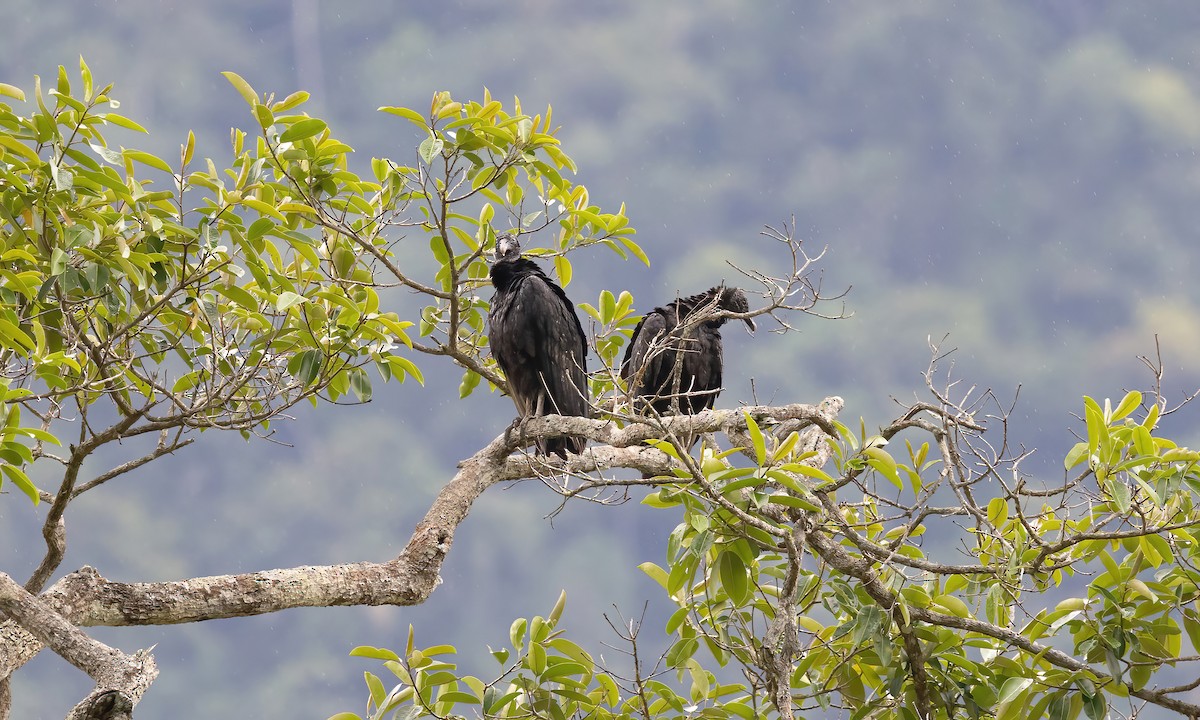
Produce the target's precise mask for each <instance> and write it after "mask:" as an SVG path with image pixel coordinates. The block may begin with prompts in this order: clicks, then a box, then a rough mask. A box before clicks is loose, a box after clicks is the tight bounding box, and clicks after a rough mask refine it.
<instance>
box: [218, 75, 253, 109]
mask: <svg viewBox="0 0 1200 720" xmlns="http://www.w3.org/2000/svg"><path fill="white" fill-rule="evenodd" d="M221 74H222V75H224V76H225V79H226V80H228V81H229V84H230V85H232V86H233V87H234V89H236V90H237V91H238V93H240V94H241V96H242V98H243V99H245V101H246V102H248V103H250V107H254V106H255V105H256V104H257V103H258V93H256V92H254V88H252V87H250V83H248V82H246V81H245V80H243V79H242V76H241V75H238V74H237V73H235V72H231V71H229V70H225V71H223V72H222V73H221Z"/></svg>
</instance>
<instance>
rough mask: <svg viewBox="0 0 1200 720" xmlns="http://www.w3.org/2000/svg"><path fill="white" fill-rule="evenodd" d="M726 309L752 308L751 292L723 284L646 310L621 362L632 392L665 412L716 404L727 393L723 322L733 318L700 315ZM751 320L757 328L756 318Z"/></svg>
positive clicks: (696, 409) (748, 322) (688, 411)
mask: <svg viewBox="0 0 1200 720" xmlns="http://www.w3.org/2000/svg"><path fill="white" fill-rule="evenodd" d="M721 310H727V311H729V312H738V313H744V312H748V311H749V310H750V303H749V302H747V301H746V293H744V292H742V291H741V290H740V289H738V288H727V287H724V286H718V287H715V288H711V289H709V290H706V291H705V292H702V293H700V294H698V295H692V296H690V297H686V298H682V299H677V300H675V301H674V302H672V303H670V304H668V305H666V306H665V307H658V308H654V309H653V310H651V311H650V312H648V313H646V316H645V317H644V318H642V321H641V322H639V323H638V324H637V327H635V328H634V329H633V337H631V338H630V340H629V346H628V347H627V348H625V359H624V360H623V361H622V363H621V377H622V378H624V379H625V381H626V382H628V383H630V388H629V390H630V392H631V393H632V394H633V395H634V396H635V397H640V398H643V399H644V400H645V401H646V402H648V403H649V404H650V406H651V407H653V408H654V410H655V411H656V412H658V413H659V414H660V415H667V414H673V413H675V412H680V413H683V414H685V415H695V414H696V413H698V412H700V411H702V410H708V409H710V408H712V406H713V403H715V402H716V400H717V395H719V394H720V392H721V371H722V365H723V361H722V357H721V326H722V325H724V324H725V321H726V320H728V318H718V317H709V318H706V319H702V320H699V322H694V320H696V319H698V318H700V317H703V316H705V315H711V314H714V313H716V312H718V311H721ZM689 320H692V321H693V322H689ZM745 321H746V325H747V326H749V328H750V330H751V331H753V330H754V329H755V328H754V321H753V320H751V319H750V318H746V319H745ZM689 325H690V326H691V327H690V328H689V327H688V326H689ZM677 366H678V367H677ZM677 371H678V384H676V372H677ZM635 385H636V387H635ZM676 406H678V408H679V409H678V411H676V410H675V407H676ZM689 444H690V443H689Z"/></svg>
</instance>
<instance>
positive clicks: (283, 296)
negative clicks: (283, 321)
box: [275, 290, 308, 312]
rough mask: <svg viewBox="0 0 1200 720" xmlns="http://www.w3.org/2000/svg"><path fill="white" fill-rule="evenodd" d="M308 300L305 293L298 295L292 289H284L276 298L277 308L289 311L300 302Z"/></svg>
mask: <svg viewBox="0 0 1200 720" xmlns="http://www.w3.org/2000/svg"><path fill="white" fill-rule="evenodd" d="M305 302H308V298H306V297H304V296H303V295H298V294H296V293H294V292H292V291H291V290H284V291H283V292H281V293H279V296H278V297H277V298H275V309H276V310H277V311H279V312H287V309H288V308H290V307H292V306H293V305H297V304H299V303H305Z"/></svg>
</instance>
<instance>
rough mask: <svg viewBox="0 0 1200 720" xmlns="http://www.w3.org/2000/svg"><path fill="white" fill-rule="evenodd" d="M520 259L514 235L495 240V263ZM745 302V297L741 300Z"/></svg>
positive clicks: (517, 243) (501, 236) (505, 235)
mask: <svg viewBox="0 0 1200 720" xmlns="http://www.w3.org/2000/svg"><path fill="white" fill-rule="evenodd" d="M519 257H521V241H520V240H518V239H517V236H516V235H512V234H509V233H505V234H503V235H500V236H499V237H497V238H496V262H502V261H504V260H516V259H517V258H519ZM742 300H743V301H745V297H743V298H742Z"/></svg>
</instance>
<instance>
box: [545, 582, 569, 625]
mask: <svg viewBox="0 0 1200 720" xmlns="http://www.w3.org/2000/svg"><path fill="white" fill-rule="evenodd" d="M566 607H567V591H566V590H561V591H559V593H558V600H557V601H556V602H555V603H554V608H553V609H551V610H550V615H549V616H548V617H547V618H546V619H547V620H548V621H549V622H550V625H552V626H553V625H557V624H558V619H559V618H560V617H562V613H563V609H564V608H566Z"/></svg>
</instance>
